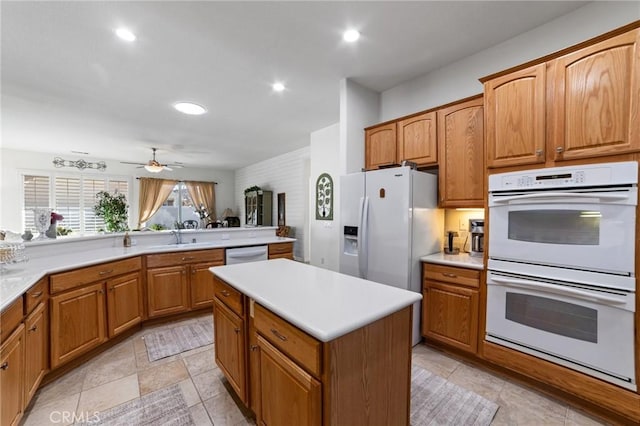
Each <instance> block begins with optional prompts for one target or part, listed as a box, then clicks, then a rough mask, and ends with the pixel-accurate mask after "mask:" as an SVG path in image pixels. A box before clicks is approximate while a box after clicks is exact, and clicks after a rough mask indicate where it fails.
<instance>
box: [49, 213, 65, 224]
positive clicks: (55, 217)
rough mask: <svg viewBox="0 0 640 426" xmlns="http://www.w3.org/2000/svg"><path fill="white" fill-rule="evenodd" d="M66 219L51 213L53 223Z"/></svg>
mask: <svg viewBox="0 0 640 426" xmlns="http://www.w3.org/2000/svg"><path fill="white" fill-rule="evenodd" d="M63 219H64V216H62V215H61V214H58V213H56V212H51V222H58V221H61V220H63Z"/></svg>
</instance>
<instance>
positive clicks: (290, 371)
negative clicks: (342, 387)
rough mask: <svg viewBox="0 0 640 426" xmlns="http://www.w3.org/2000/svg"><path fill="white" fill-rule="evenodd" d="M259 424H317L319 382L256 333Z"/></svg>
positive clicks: (320, 410) (320, 396)
mask: <svg viewBox="0 0 640 426" xmlns="http://www.w3.org/2000/svg"><path fill="white" fill-rule="evenodd" d="M257 343H258V350H257V356H258V365H257V369H258V374H257V376H256V377H255V378H252V380H254V382H255V383H252V385H253V386H255V387H256V392H257V395H258V397H259V398H260V403H259V407H260V411H259V413H256V414H257V415H258V419H259V424H261V425H262V424H264V425H284V424H292V425H318V426H319V425H320V424H321V423H322V422H321V420H322V386H321V384H320V382H319V381H318V380H317V379H315V378H314V377H313V376H311V375H310V374H309V373H307V372H306V371H304V370H303V369H302V368H300V367H299V366H298V365H297V364H296V363H295V362H293V361H292V360H291V359H289V358H288V357H287V356H286V355H284V354H283V353H282V352H280V351H279V350H277V349H276V348H275V347H274V346H272V345H271V344H270V343H269V342H268V341H267V340H265V339H264V338H263V337H262V336H260V335H258V336H257Z"/></svg>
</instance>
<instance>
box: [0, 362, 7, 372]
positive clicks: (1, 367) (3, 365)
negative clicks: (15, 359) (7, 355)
mask: <svg viewBox="0 0 640 426" xmlns="http://www.w3.org/2000/svg"><path fill="white" fill-rule="evenodd" d="M7 368H9V363H8V362H7V361H5V362H3V363H2V365H0V370H6V369H7Z"/></svg>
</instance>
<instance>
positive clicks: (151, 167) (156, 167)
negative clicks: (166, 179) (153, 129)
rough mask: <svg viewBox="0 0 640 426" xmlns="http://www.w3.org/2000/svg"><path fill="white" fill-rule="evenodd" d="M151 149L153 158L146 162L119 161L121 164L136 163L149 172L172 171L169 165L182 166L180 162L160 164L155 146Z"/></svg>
mask: <svg viewBox="0 0 640 426" xmlns="http://www.w3.org/2000/svg"><path fill="white" fill-rule="evenodd" d="M151 150H152V151H153V159H152V160H149V161H148V162H146V163H132V162H129V161H121V163H122V164H136V165H137V166H138V168H141V167H144V168H145V170H147V171H148V172H151V173H160V172H161V171H163V170H168V171H172V170H173V169H172V168H171V167H184V166H183V165H182V164H160V163H159V162H158V161H157V160H156V151H157V148H151Z"/></svg>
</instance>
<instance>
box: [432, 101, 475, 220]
mask: <svg viewBox="0 0 640 426" xmlns="http://www.w3.org/2000/svg"><path fill="white" fill-rule="evenodd" d="M437 116H438V147H439V152H440V162H439V165H440V167H439V168H440V170H439V172H438V182H439V185H438V186H439V192H440V203H439V204H440V206H441V207H449V208H455V207H483V205H484V101H483V98H482V97H478V98H476V99H472V100H468V101H465V102H462V103H459V104H455V105H451V106H449V107H446V108H442V109H439V110H438V111H437Z"/></svg>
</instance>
